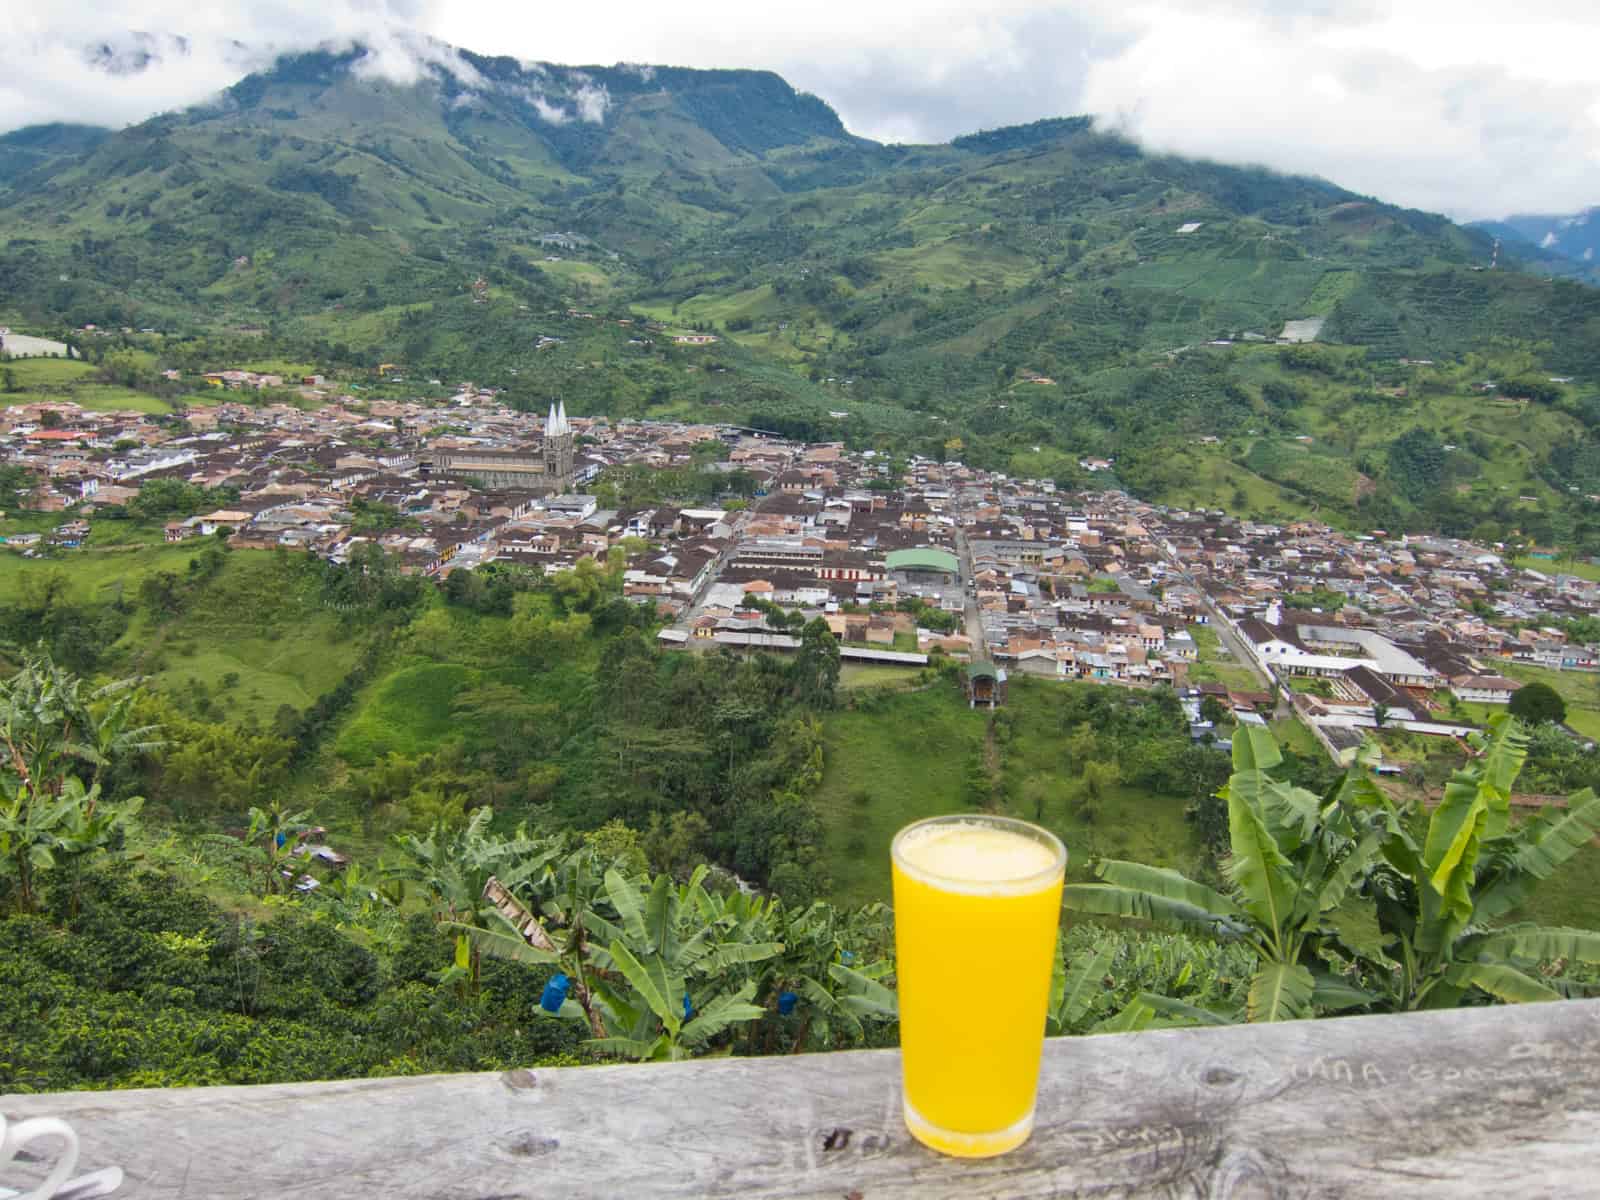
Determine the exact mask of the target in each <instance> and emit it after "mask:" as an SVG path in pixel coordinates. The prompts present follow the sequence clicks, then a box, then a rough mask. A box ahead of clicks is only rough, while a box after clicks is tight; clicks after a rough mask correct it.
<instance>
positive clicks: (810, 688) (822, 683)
mask: <svg viewBox="0 0 1600 1200" xmlns="http://www.w3.org/2000/svg"><path fill="white" fill-rule="evenodd" d="M792 678H793V679H794V694H795V698H796V699H798V700H799V701H800V702H801V703H802V704H806V705H809V706H810V707H812V708H832V707H833V703H834V689H835V688H836V687H837V686H838V683H839V641H838V639H837V638H835V637H834V636H833V631H832V630H831V629H829V628H828V623H827V622H826V621H824V620H823V619H822V618H821V617H815V618H813V619H812V620H811V622H810V623H809V624H807V625H806V627H805V628H804V629H802V630H801V631H800V650H799V652H798V653H797V654H796V655H795V660H794V665H793V668H792Z"/></svg>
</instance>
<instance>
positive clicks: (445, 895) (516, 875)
mask: <svg viewBox="0 0 1600 1200" xmlns="http://www.w3.org/2000/svg"><path fill="white" fill-rule="evenodd" d="M493 817H494V813H493V811H492V810H491V809H489V808H486V807H485V808H478V809H475V810H474V811H473V813H472V816H471V817H470V818H468V820H467V823H466V824H465V825H463V826H460V827H458V828H449V827H445V826H442V825H438V824H436V825H434V826H433V828H432V829H430V830H429V831H428V833H427V834H426V835H421V836H419V835H416V834H401V835H399V836H397V837H396V838H395V840H394V849H395V850H396V851H398V853H399V857H398V858H393V859H389V860H386V861H385V862H384V863H383V864H382V870H383V872H384V874H385V875H386V876H387V877H388V878H389V879H390V880H392V881H395V882H397V883H401V884H405V883H412V884H416V885H418V886H420V887H421V888H422V889H423V890H424V891H425V892H426V893H427V895H428V898H429V901H430V903H431V904H432V906H433V911H434V916H435V918H436V919H437V920H439V921H440V922H443V923H446V924H452V925H454V924H459V925H463V926H467V927H473V928H479V929H482V928H486V927H487V925H488V922H489V920H490V919H491V914H490V909H488V908H486V907H485V906H484V903H483V897H484V889H485V887H486V886H487V884H488V881H489V880H490V879H491V878H495V877H496V876H497V875H498V878H499V879H500V881H501V883H502V884H504V885H505V886H508V887H514V886H516V885H517V884H518V883H520V882H521V881H522V880H524V879H526V878H529V877H532V876H534V875H537V874H539V873H541V872H543V871H545V870H547V869H548V867H549V866H550V864H551V863H552V862H554V861H555V860H557V859H558V858H560V857H561V856H562V854H563V853H565V852H566V851H567V849H568V847H567V844H566V842H565V841H564V840H563V839H561V838H538V837H533V836H530V835H529V834H528V833H527V832H526V831H525V830H522V829H519V830H518V831H517V833H516V834H515V836H513V837H509V838H507V837H500V836H497V835H495V834H494V833H493V832H491V830H490V828H489V823H490V821H491V820H492V819H493ZM457 957H464V959H465V961H466V970H467V974H468V979H469V983H468V988H469V990H470V991H471V992H472V993H473V994H476V993H477V990H478V987H479V985H480V982H481V978H482V955H481V953H480V950H479V948H478V946H477V945H476V944H475V943H472V942H471V941H469V940H467V939H466V938H465V936H464V935H458V946H457Z"/></svg>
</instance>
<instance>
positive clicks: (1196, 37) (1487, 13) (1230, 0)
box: [0, 0, 1600, 217]
mask: <svg viewBox="0 0 1600 1200" xmlns="http://www.w3.org/2000/svg"><path fill="white" fill-rule="evenodd" d="M58 8H64V6H46V5H42V4H40V5H35V6H34V7H33V10H32V11H30V12H29V13H26V14H22V15H21V16H19V17H17V18H13V22H12V23H13V29H12V32H11V36H10V37H8V38H7V39H5V40H4V41H3V42H0V129H8V128H15V127H16V126H18V125H21V124H26V123H32V122H38V121H44V120H81V121H93V122H97V123H103V124H111V125H119V124H124V123H127V122H129V121H134V120H139V119H141V118H143V117H145V116H148V115H150V114H151V113H154V112H159V111H162V110H163V109H168V108H173V107H179V106H181V105H185V104H190V103H194V102H197V101H200V100H204V99H206V98H207V97H209V96H211V95H213V94H215V93H216V92H217V91H218V90H219V89H221V88H223V87H225V86H227V85H228V84H230V83H232V82H234V81H235V80H236V79H237V78H238V77H239V76H240V75H242V74H244V73H245V72H246V71H247V70H249V69H252V68H253V67H254V66H257V65H260V64H261V63H264V62H266V61H270V58H271V55H272V54H273V53H274V52H277V51H282V50H289V49H305V48H309V47H311V46H315V45H318V44H322V43H329V44H333V45H345V46H348V45H350V44H351V43H352V42H353V41H356V40H359V41H361V42H362V43H363V44H364V45H366V46H368V47H369V49H370V53H369V55H368V56H367V58H365V59H364V60H363V61H362V63H361V65H360V67H359V68H358V69H359V70H360V71H361V72H363V73H366V74H369V75H373V76H377V77H382V78H385V79H391V80H394V81H396V82H400V83H405V82H410V81H414V80H416V79H420V78H423V77H425V76H426V75H428V74H430V73H435V72H438V71H441V70H449V71H451V72H453V73H455V74H456V75H457V76H458V78H461V79H462V80H463V82H466V83H467V84H468V85H469V86H470V87H473V88H481V87H482V86H483V85H482V81H480V80H475V73H473V72H472V71H471V68H470V66H468V64H466V63H465V62H464V61H463V60H462V59H460V58H459V56H457V55H456V54H455V53H454V51H452V50H451V49H450V48H449V47H450V46H461V47H465V48H469V49H472V50H475V51H478V52H480V53H486V54H505V55H510V56H514V57H516V58H518V59H519V60H520V61H523V62H524V63H525V64H529V65H531V64H532V63H534V62H535V61H546V62H556V63H571V64H583V63H617V62H625V63H631V64H636V65H634V66H631V67H630V68H629V69H630V70H633V71H635V72H638V73H639V74H640V75H641V77H647V73H648V72H649V71H650V68H649V67H647V66H640V65H637V64H648V63H653V64H664V63H672V64H675V65H683V66H696V67H754V68H765V69H769V70H774V71H777V72H778V73H780V74H782V75H783V76H784V77H785V78H787V79H788V80H789V81H790V82H791V83H793V84H794V85H795V86H796V87H798V88H801V89H803V90H806V91H810V92H813V93H815V94H817V95H819V96H821V97H822V98H823V99H825V100H827V101H829V102H830V103H831V104H833V105H834V107H835V108H836V109H838V111H839V113H840V115H841V117H842V118H843V119H844V121H845V124H846V126H847V127H848V128H850V129H851V130H852V131H853V132H856V133H859V134H862V135H865V136H868V137H874V138H878V139H880V140H889V141H943V140H946V139H948V138H950V137H953V136H956V135H958V134H962V133H968V132H971V131H973V130H975V129H979V128H994V127H997V126H1000V125H1006V124H1015V123H1019V122H1024V121H1031V120H1035V119H1038V118H1040V117H1049V116H1062V115H1068V114H1072V113H1079V112H1085V111H1089V112H1093V113H1095V114H1097V116H1098V117H1099V118H1100V119H1101V120H1102V121H1103V122H1105V123H1107V124H1111V125H1115V126H1116V127H1118V128H1121V129H1124V130H1126V131H1128V132H1129V133H1131V134H1133V135H1135V136H1137V137H1139V138H1140V139H1142V140H1143V141H1145V142H1147V143H1148V144H1149V145H1151V146H1153V147H1155V148H1158V149H1163V150H1170V151H1174V152H1178V153H1183V154H1190V155H1197V156H1206V157H1213V158H1217V159H1220V160H1224V161H1250V162H1257V163H1262V164H1265V165H1268V166H1271V167H1275V168H1278V169H1282V170H1290V171H1299V172H1306V173H1313V174H1317V175H1321V176H1323V177H1326V178H1329V179H1331V180H1333V181H1334V182H1336V183H1340V184H1342V185H1344V186H1346V187H1350V188H1352V189H1354V190H1357V191H1362V192H1368V193H1372V194H1375V195H1377V196H1379V197H1381V198H1383V199H1385V200H1391V201H1394V202H1397V203H1401V204H1407V205H1412V206H1415V207H1422V208H1429V209H1434V210H1439V211H1444V212H1447V213H1449V214H1451V215H1453V216H1458V217H1476V216H1485V215H1492V214H1501V213H1505V212H1510V211H1513V210H1536V211H1545V212H1561V211H1572V210H1575V209H1578V208H1582V207H1586V206H1588V205H1591V204H1595V203H1597V202H1600V59H1597V58H1596V56H1595V55H1594V53H1593V47H1594V46H1595V45H1596V44H1600V13H1597V11H1596V10H1595V7H1594V5H1593V3H1592V0H1518V3H1517V5H1516V6H1515V9H1514V10H1507V9H1506V8H1505V7H1504V5H1503V4H1491V3H1489V0H1073V3H1071V4H1067V3H1065V2H1063V0H987V2H986V3H984V4H982V5H975V4H972V3H970V0H875V2H874V3H872V4H862V3H861V2H860V0H813V2H812V3H811V4H808V5H804V6H800V5H788V6H783V5H751V4H749V3H748V0H701V3H700V4H699V5H698V6H697V7H696V9H695V17H694V19H693V20H685V19H683V15H682V11H681V10H674V9H669V8H663V7H662V6H660V5H655V4H645V3H642V2H634V3H629V2H627V0H624V3H622V4H621V5H618V6H614V8H613V9H612V10H607V16H606V18H605V19H597V17H596V15H595V12H594V11H593V10H590V9H586V8H583V7H581V6H549V5H507V4H505V3H503V0H448V2H447V0H267V2H266V3H265V4H263V3H254V2H253V3H250V4H245V3H242V0H221V2H220V3H218V4H216V5H211V6H202V5H194V4H192V2H190V3H183V4H180V3H179V2H178V0H105V2H104V3H100V4H97V5H95V6H93V7H78V8H75V9H74V10H73V11H70V12H67V11H62V12H58V11H56V10H57V9H58ZM124 29H146V30H157V31H170V32H172V33H177V34H182V35H184V36H185V37H186V38H187V42H182V43H180V42H177V41H175V40H174V39H171V38H167V39H165V40H161V39H157V44H156V47H155V50H156V53H153V54H151V55H150V58H149V61H148V62H147V63H146V65H145V66H144V68H143V69H142V70H138V71H133V72H126V73H123V74H113V73H111V72H110V71H108V70H107V69H106V67H107V65H108V62H107V61H106V60H104V59H102V60H101V61H100V62H99V65H91V62H90V59H91V58H92V55H87V54H86V52H85V47H89V46H96V45H98V44H99V43H101V42H103V41H105V40H106V37H107V31H108V30H124ZM407 30H409V31H412V32H400V31H407ZM117 36H118V37H123V36H125V35H117ZM442 43H448V45H446V44H442ZM121 49H127V47H122V48H121ZM143 52H144V51H143V50H139V49H137V48H135V49H134V50H133V51H132V55H133V56H132V57H131V58H129V57H118V54H120V53H121V50H120V49H119V50H118V52H117V53H116V54H113V56H112V58H111V60H110V62H111V63H112V64H114V63H122V62H126V63H130V64H131V63H132V62H134V61H135V60H136V59H137V57H138V54H139V53H143ZM579 74H580V72H576V71H571V70H557V71H553V72H551V73H550V75H549V78H548V80H547V82H546V84H545V86H544V87H543V88H542V89H537V90H536V93H535V95H536V99H532V100H530V101H529V103H530V104H531V105H532V107H533V108H534V109H535V111H537V112H538V113H539V114H540V115H541V116H542V117H543V119H545V120H548V121H551V122H554V123H561V122H566V121H573V120H582V121H589V122H596V123H598V122H602V121H604V120H605V119H606V117H607V114H608V112H609V110H610V107H611V103H612V98H611V97H610V96H609V95H608V94H606V93H605V91H604V89H603V88H600V87H599V86H598V85H596V84H595V83H594V82H593V80H592V79H587V80H585V79H580V78H578V75H579Z"/></svg>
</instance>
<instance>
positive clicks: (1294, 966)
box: [1245, 962, 1316, 1022]
mask: <svg viewBox="0 0 1600 1200" xmlns="http://www.w3.org/2000/svg"><path fill="white" fill-rule="evenodd" d="M1315 987H1316V981H1315V980H1313V979H1312V978H1311V972H1310V970H1308V969H1307V968H1305V967H1303V966H1301V965H1300V964H1299V963H1284V962H1264V963H1262V964H1261V967H1260V969H1259V970H1258V971H1257V972H1256V973H1255V977H1254V978H1253V979H1251V981H1250V992H1249V994H1248V996H1247V997H1246V999H1245V1015H1246V1016H1247V1017H1248V1019H1249V1020H1250V1021H1251V1022H1258V1021H1293V1020H1297V1019H1299V1018H1300V1017H1305V1016H1310V1015H1311V993H1312V991H1313V990H1314V989H1315Z"/></svg>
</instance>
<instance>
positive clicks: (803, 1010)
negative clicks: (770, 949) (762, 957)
mask: <svg viewBox="0 0 1600 1200" xmlns="http://www.w3.org/2000/svg"><path fill="white" fill-rule="evenodd" d="M727 902H728V903H730V904H750V903H752V902H754V903H756V904H759V905H763V906H764V907H765V911H766V915H767V918H768V920H769V921H771V922H772V926H773V930H774V934H773V936H774V937H776V938H777V939H778V940H779V941H781V942H782V943H783V947H784V948H783V952H782V953H781V954H778V955H776V956H775V957H773V958H772V959H770V960H768V961H767V962H766V963H764V964H763V970H762V976H761V986H760V989H759V991H758V995H760V996H762V997H764V998H765V999H764V1006H765V1011H766V1020H764V1021H763V1022H762V1027H761V1028H760V1029H759V1030H758V1029H756V1028H752V1029H751V1031H750V1034H751V1037H752V1039H755V1038H757V1037H761V1038H762V1039H763V1042H764V1047H765V1049H766V1051H768V1052H771V1051H772V1050H773V1049H774V1045H773V1043H774V1041H775V1040H777V1039H779V1038H782V1039H784V1040H786V1041H788V1043H789V1049H790V1050H792V1051H795V1052H798V1051H800V1050H803V1049H807V1048H810V1049H818V1050H821V1049H828V1048H830V1047H833V1046H835V1045H839V1044H843V1045H859V1044H861V1043H862V1042H865V1041H866V1040H867V1039H868V1035H869V1028H871V1027H872V1026H873V1025H874V1023H876V1024H877V1025H878V1026H880V1027H882V1026H886V1025H887V1024H888V1023H890V1022H892V1021H893V1020H894V1019H895V1018H896V1016H897V1008H896V1002H895V995H894V992H893V991H891V990H890V989H889V988H888V987H886V986H885V985H884V984H883V982H882V980H883V979H884V978H885V977H887V976H888V975H889V974H890V973H891V971H892V965H891V964H890V963H889V961H888V960H887V958H886V957H885V956H884V955H883V954H881V953H874V951H875V950H877V949H880V948H882V947H886V946H887V945H888V944H889V942H890V940H891V939H892V937H893V929H892V926H891V925H890V923H889V922H890V913H889V909H888V907H887V906H886V905H883V904H872V905H868V906H866V907H865V908H861V909H855V910H851V911H848V912H846V911H842V910H840V909H838V908H835V907H834V906H833V905H831V904H828V903H826V902H825V901H821V900H818V901H815V902H813V903H812V904H810V905H808V906H807V907H805V908H798V909H791V908H788V907H786V906H785V905H784V904H783V903H782V902H781V901H778V900H775V899H763V898H761V897H750V896H738V895H737V894H736V895H734V896H729V897H727ZM869 947H870V948H871V949H869ZM857 954H863V955H869V956H870V961H864V962H862V964H861V965H860V966H859V967H858V966H856V965H854V964H855V961H856V955H857ZM786 1018H792V1019H791V1020H786ZM752 1045H754V1043H752Z"/></svg>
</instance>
